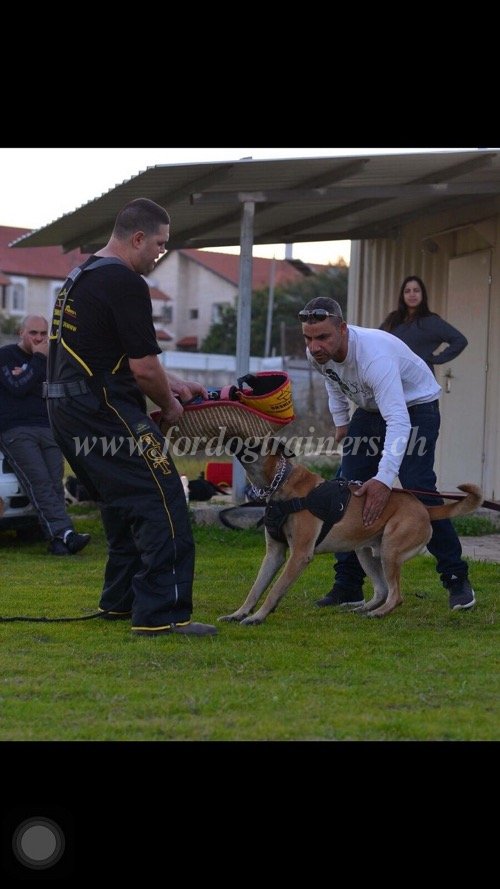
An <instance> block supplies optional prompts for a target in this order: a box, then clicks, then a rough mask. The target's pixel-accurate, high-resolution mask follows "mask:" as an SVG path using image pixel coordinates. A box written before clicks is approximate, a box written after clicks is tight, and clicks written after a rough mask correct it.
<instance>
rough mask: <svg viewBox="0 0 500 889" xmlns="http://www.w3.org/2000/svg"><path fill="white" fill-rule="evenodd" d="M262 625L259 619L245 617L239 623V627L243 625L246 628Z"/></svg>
mask: <svg viewBox="0 0 500 889" xmlns="http://www.w3.org/2000/svg"><path fill="white" fill-rule="evenodd" d="M263 623H264V621H263V620H261V619H260V618H259V617H245V619H244V620H242V621H241V625H242V626H243V624H244V625H245V626H246V627H258V626H259V624H263Z"/></svg>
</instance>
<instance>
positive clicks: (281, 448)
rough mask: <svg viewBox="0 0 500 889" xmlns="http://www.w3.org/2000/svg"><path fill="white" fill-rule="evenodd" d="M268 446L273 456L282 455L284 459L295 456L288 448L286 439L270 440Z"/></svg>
mask: <svg viewBox="0 0 500 889" xmlns="http://www.w3.org/2000/svg"><path fill="white" fill-rule="evenodd" d="M270 445H271V449H272V453H273V454H283V456H284V457H288V458H292V457H296V456H297V454H296V453H295V451H294V450H293V449H292V448H290V447H289V446H288V443H287V441H286V439H283V438H271V439H270Z"/></svg>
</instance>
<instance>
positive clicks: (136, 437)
mask: <svg viewBox="0 0 500 889" xmlns="http://www.w3.org/2000/svg"><path fill="white" fill-rule="evenodd" d="M47 404H48V410H49V418H50V422H51V426H52V430H53V432H54V437H55V439H56V441H57V442H58V444H59V446H60V448H61V450H62V452H63V454H64V456H65V457H66V459H67V461H68V463H69V464H70V466H71V467H72V469H73V471H74V473H75V475H77V476H78V478H79V479H80V480H81V481H82V482H83V484H84V485H85V486H86V487H87V489H88V490H89V493H90V495H91V496H92V497H93V498H94V499H95V500H97V501H99V502H100V504H102V505H101V513H102V519H103V524H104V528H105V532H106V537H107V541H108V560H107V564H106V568H105V573H104V586H103V590H102V594H101V599H100V602H99V605H100V607H101V608H103V609H105V610H106V611H129V610H131V611H132V625H133V626H134V627H160V626H165V625H167V624H170V623H181V622H183V621H187V620H189V618H190V617H191V613H192V610H193V609H192V586H193V575H194V541H193V534H192V530H191V523H190V519H189V513H188V509H187V505H186V498H185V495H184V490H183V487H182V483H181V481H180V478H179V474H178V472H177V469H176V468H175V466H174V464H173V462H172V460H171V458H170V456H168V455H167V454H166V453H164V442H165V440H164V437H163V436H162V434H161V432H160V430H159V429H158V427H157V426H156V424H155V423H154V422H153V421H152V420H151V419H150V418H149V417H148V415H147V413H146V412H145V409H144V404H143V403H142V397H138V396H136V395H135V393H132V394H129V393H127V392H126V391H124V390H123V387H120V385H119V384H118V383H117V384H116V386H115V387H114V388H113V385H107V386H106V388H105V389H103V393H102V396H99V397H98V396H96V395H94V394H92V393H88V394H86V395H79V396H76V397H72V398H69V397H64V398H54V399H48V402H47Z"/></svg>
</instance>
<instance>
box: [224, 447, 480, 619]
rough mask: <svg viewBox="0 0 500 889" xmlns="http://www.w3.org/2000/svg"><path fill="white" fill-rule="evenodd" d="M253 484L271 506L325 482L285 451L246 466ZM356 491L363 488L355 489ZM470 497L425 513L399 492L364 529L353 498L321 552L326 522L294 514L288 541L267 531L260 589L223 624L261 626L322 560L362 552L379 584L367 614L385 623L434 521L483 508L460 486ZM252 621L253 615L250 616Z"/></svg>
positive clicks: (475, 493)
mask: <svg viewBox="0 0 500 889" xmlns="http://www.w3.org/2000/svg"><path fill="white" fill-rule="evenodd" d="M245 470H246V473H247V476H248V478H249V480H250V481H251V482H252V484H253V485H254V486H255V487H256V488H260V490H261V492H262V493H263V496H266V498H267V500H268V502H270V501H271V502H274V501H277V500H278V501H279V500H291V499H293V498H295V497H305V496H306V495H307V494H309V492H310V491H311V490H312V489H313V488H316V487H318V486H319V485H321V484H322V482H323V481H324V479H323V478H322V477H321V476H320V475H317V473H314V472H310V471H309V470H308V469H306V468H305V467H304V466H300V465H297V466H292V465H291V463H290V462H289V460H287V458H286V457H285V455H284V454H283V452H282V450H281V451H279V452H278V453H277V454H272V453H268V454H266V455H262V454H259V453H256V460H255V462H254V463H251V464H250V465H245ZM349 487H350V489H351V490H356V486H355V485H354V486H349ZM459 488H460V490H461V491H465V492H466V494H467V496H466V497H464V498H463V499H461V500H459V501H458V502H456V501H453V502H452V503H451V504H448V505H446V504H444V505H442V506H425V505H424V504H423V503H421V502H420V500H417V498H416V497H414V496H413V494H410V493H409V492H407V491H400V490H397V489H395V490H393V491H392V493H391V495H390V497H389V500H388V502H387V504H386V506H385V508H384V511H383V513H382V515H381V516H380V518H378V519H377V520H376V521H375V522H374V523H373V525H370V526H369V527H365V526H364V525H363V520H362V512H363V503H364V499H365V498H364V497H353V496H351V498H350V500H349V503H348V505H347V508H346V509H345V512H344V514H343V515H342V518H341V520H340V521H338V522H337V523H336V524H334V525H333V527H332V528H331V529H330V531H329V532H328V533H327V535H326V536H325V538H324V539H323V540H322V542H321V543H320V544H319V545H316V540H317V538H318V535H319V534H320V531H321V528H322V524H323V523H322V520H321V519H320V518H317V517H316V516H315V515H313V513H312V512H309V510H307V509H302V510H301V511H300V512H292V513H291V514H290V515H288V516H287V518H286V521H285V524H284V525H283V528H282V530H283V533H284V536H285V538H286V542H279V541H277V540H274V539H273V538H272V537H271V536H270V534H269V532H268V530H267V528H266V554H265V556H264V560H263V562H262V565H261V567H260V571H259V573H258V575H257V578H256V580H255V583H254V584H253V586H252V589H251V590H250V592H249V594H248V596H247V598H246V599H245V601H244V602H243V605H241V607H240V608H238V610H237V611H234V612H233V613H232V614H227V615H224V616H223V617H220V618H219V620H221V621H238V622H239V623H242V624H245V625H247V626H248V625H255V624H261V623H262V622H263V621H264V620H265V619H266V617H267V615H268V614H269V613H270V612H271V611H274V610H275V608H276V607H277V605H278V603H279V601H280V599H281V598H282V597H283V596H284V595H285V593H286V592H287V590H288V589H289V587H290V586H291V585H292V583H294V581H295V580H297V578H298V577H299V575H300V574H301V573H302V571H303V570H304V568H305V567H306V566H307V565H308V564H309V562H310V561H311V559H312V558H313V556H314V555H316V553H331V552H349V551H351V550H355V551H356V554H357V556H358V559H359V561H360V564H361V565H362V567H363V569H364V571H365V572H366V574H367V575H368V576H369V578H370V579H371V581H372V583H373V588H374V596H373V598H372V599H370V601H368V602H366V603H365V604H364V605H362V606H361V607H360V608H357V609H355V610H356V611H361V612H364V613H367V614H368V615H369V616H370V617H383V616H384V615H386V614H389V613H390V612H391V611H393V610H394V609H395V608H396V606H397V605H400V604H401V602H402V601H403V599H402V597H401V589H400V574H401V566H402V565H403V563H404V562H406V561H408V559H411V558H412V557H413V556H415V555H417V554H418V553H419V552H422V551H423V550H424V548H425V546H426V545H427V543H428V542H429V540H430V538H431V536H432V527H431V520H432V521H436V520H437V519H445V518H451V517H452V516H458V515H465V514H466V513H470V512H473V511H474V510H475V509H477V508H478V507H479V506H481V503H482V502H483V497H482V493H481V489H480V488H478V486H477V485H473V484H464V485H459ZM287 547H289V548H290V555H289V558H288V560H287V562H286V565H285V568H284V570H283V571H282V572H281V574H280V575H279V577H278V579H277V580H276V582H275V583H274V585H273V586H272V587H271V589H270V590H269V593H268V595H267V597H266V599H265V601H264V603H263V604H262V605H261V607H260V608H259V610H258V611H257V612H256V613H255V614H253V610H254V608H255V606H256V604H257V602H258V600H259V599H260V597H261V595H262V593H263V592H264V591H265V590H266V589H267V588H268V587H269V585H270V584H271V582H272V580H273V578H274V577H275V575H276V573H277V571H278V570H279V569H280V568H281V566H282V565H283V563H284V562H285V559H286V549H287ZM250 615H252V616H250Z"/></svg>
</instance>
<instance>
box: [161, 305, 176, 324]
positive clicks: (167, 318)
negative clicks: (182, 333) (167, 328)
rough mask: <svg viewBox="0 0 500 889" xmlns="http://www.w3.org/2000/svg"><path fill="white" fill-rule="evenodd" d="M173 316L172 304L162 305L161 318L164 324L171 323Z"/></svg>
mask: <svg viewBox="0 0 500 889" xmlns="http://www.w3.org/2000/svg"><path fill="white" fill-rule="evenodd" d="M173 317H174V315H173V311H172V306H163V311H162V315H161V319H162V321H163V322H164V324H172V319H173Z"/></svg>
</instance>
